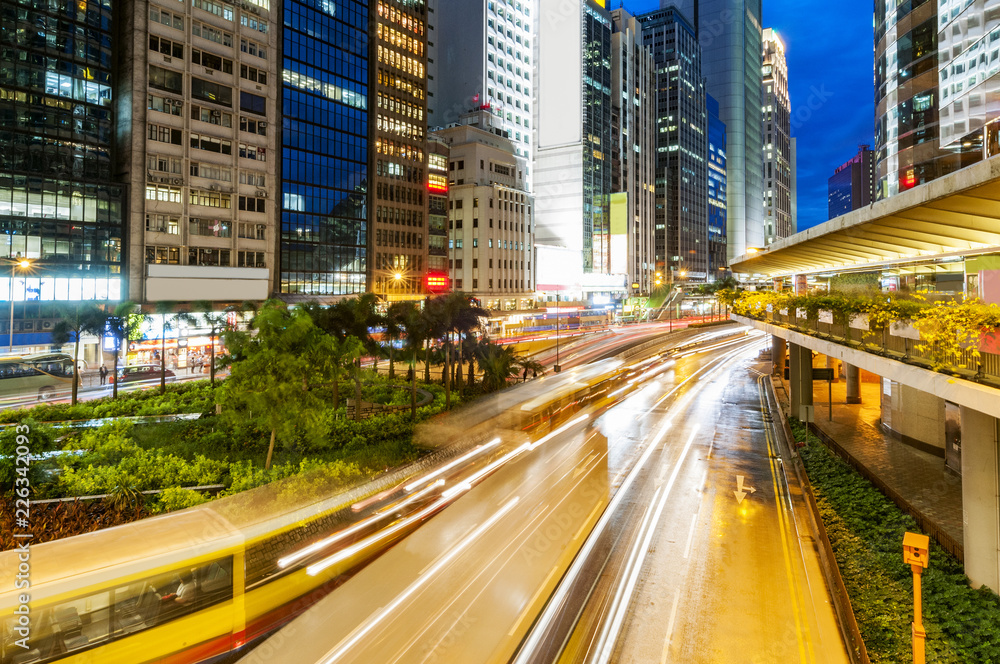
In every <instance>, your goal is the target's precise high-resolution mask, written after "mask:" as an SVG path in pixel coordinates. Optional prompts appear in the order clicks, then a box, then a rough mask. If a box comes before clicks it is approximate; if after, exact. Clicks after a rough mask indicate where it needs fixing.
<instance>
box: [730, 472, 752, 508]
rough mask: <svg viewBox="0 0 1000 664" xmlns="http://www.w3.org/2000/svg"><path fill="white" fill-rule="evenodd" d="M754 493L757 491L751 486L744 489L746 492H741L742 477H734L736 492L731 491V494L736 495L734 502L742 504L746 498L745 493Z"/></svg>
mask: <svg viewBox="0 0 1000 664" xmlns="http://www.w3.org/2000/svg"><path fill="white" fill-rule="evenodd" d="M756 491H757V489H755V488H753V487H752V486H748V487H746V491H744V490H743V476H742V475H737V476H736V491H733V493H734V494H736V502H737V503H738V504H742V503H743V499H744V498H746V497H747V492H750V493H754V492H756Z"/></svg>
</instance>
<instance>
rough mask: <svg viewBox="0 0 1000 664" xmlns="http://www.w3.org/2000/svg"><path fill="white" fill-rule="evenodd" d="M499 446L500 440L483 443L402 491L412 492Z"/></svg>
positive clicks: (495, 439) (408, 485)
mask: <svg viewBox="0 0 1000 664" xmlns="http://www.w3.org/2000/svg"><path fill="white" fill-rule="evenodd" d="M499 444H500V438H494V439H493V440H491V441H490V442H488V443H484V444H482V445H480V446H479V447H477V448H475V449H473V450H471V451H469V452H466V453H465V454H463V455H462V456H460V457H459V458H457V459H455V460H454V461H452V462H450V463H448V464H447V465H444V466H442V467H441V468H438V469H437V470H435V471H434V472H432V473H430V474H429V475H425V476H424V477H422V478H420V479H418V480H416V481H415V482H411V483H410V484H407V485H406V486H405V487H403V490H404V491H406V492H407V493H409V492H411V491H413V490H414V489H416V488H417V487H418V486H420V485H421V484H423V483H424V482H429V481H430V480H432V479H434V478H435V477H438V476H439V475H442V474H444V473H446V472H448V471H449V470H451V469H452V468H454V467H455V466H458V465H459V464H462V463H464V462H466V461H468V460H470V459H472V458H473V457H476V456H479V455H480V454H482V453H483V452H485V451H486V450H489V449H492V448H494V447H496V446H497V445H499Z"/></svg>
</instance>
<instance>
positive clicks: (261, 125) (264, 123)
mask: <svg viewBox="0 0 1000 664" xmlns="http://www.w3.org/2000/svg"><path fill="white" fill-rule="evenodd" d="M257 126H258V127H260V128H261V129H267V123H266V122H258V123H257Z"/></svg>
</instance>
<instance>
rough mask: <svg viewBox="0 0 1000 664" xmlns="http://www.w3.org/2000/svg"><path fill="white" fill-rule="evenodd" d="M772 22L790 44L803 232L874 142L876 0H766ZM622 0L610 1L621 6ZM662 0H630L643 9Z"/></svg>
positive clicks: (822, 217)
mask: <svg viewBox="0 0 1000 664" xmlns="http://www.w3.org/2000/svg"><path fill="white" fill-rule="evenodd" d="M763 3H764V25H763V27H765V28H774V29H775V30H777V31H778V34H779V35H780V36H781V38H782V41H783V42H784V43H785V56H786V57H787V59H788V80H789V87H790V90H791V101H792V135H793V136H795V137H797V138H798V178H799V180H798V192H799V196H798V202H799V219H798V223H799V230H800V231H801V230H805V229H806V228H809V227H811V226H815V225H816V224H819V223H822V222H824V221H826V220H827V204H826V194H827V190H826V181H827V178H829V177H830V176H831V175H833V171H834V170H835V169H836V168H837V166H839V165H841V164H842V163H844V162H845V161H847V160H848V159H850V158H851V157H853V156H854V155H855V154H856V153H857V149H858V145H859V144H863V143H867V144H872V143H873V142H874V122H875V121H874V110H873V106H874V102H873V98H874V90H873V87H872V86H873V83H872V80H873V73H872V72H873V50H874V49H873V45H872V12H873V3H872V0H837V1H836V2H802V0H763ZM618 6H619V0H609V2H608V7H609V8H616V7H618ZM659 6H660V3H659V0H631V2H626V3H625V7H626V8H627V9H628V10H629V11H631V12H633V13H636V14H639V13H643V12H647V11H651V10H653V9H657V8H659Z"/></svg>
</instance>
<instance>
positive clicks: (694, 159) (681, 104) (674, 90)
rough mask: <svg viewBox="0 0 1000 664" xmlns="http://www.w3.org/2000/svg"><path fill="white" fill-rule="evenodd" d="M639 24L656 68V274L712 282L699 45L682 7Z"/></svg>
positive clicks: (705, 116)
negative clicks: (681, 9) (709, 257)
mask: <svg viewBox="0 0 1000 664" xmlns="http://www.w3.org/2000/svg"><path fill="white" fill-rule="evenodd" d="M639 20H640V21H641V22H642V39H643V43H644V44H645V45H646V48H648V49H649V50H650V51H651V52H652V53H653V59H654V61H655V62H656V79H657V82H656V97H657V98H656V140H657V145H656V155H657V158H656V215H657V216H656V270H657V272H659V273H660V274H662V275H663V277H662V278H663V279H665V280H667V281H671V282H673V281H682V280H683V281H706V280H707V279H708V277H709V265H708V263H709V261H708V254H709V242H708V238H709V230H708V215H709V211H708V205H709V203H708V170H707V169H708V165H707V161H706V158H707V155H708V139H707V129H708V127H707V122H708V114H707V111H706V108H705V82H704V77H703V76H702V71H701V47H700V46H699V45H698V38H697V34H696V31H695V28H694V26H693V25H692V24H691V23H690V22H689V21H688V20H687V18H686V17H685V16H684V15H683V14H682V13H681V12H680V11H679V10H678V9H677V8H676V7H669V8H665V9H659V10H657V11H654V12H650V13H648V14H645V15H643V16H641V17H639Z"/></svg>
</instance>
